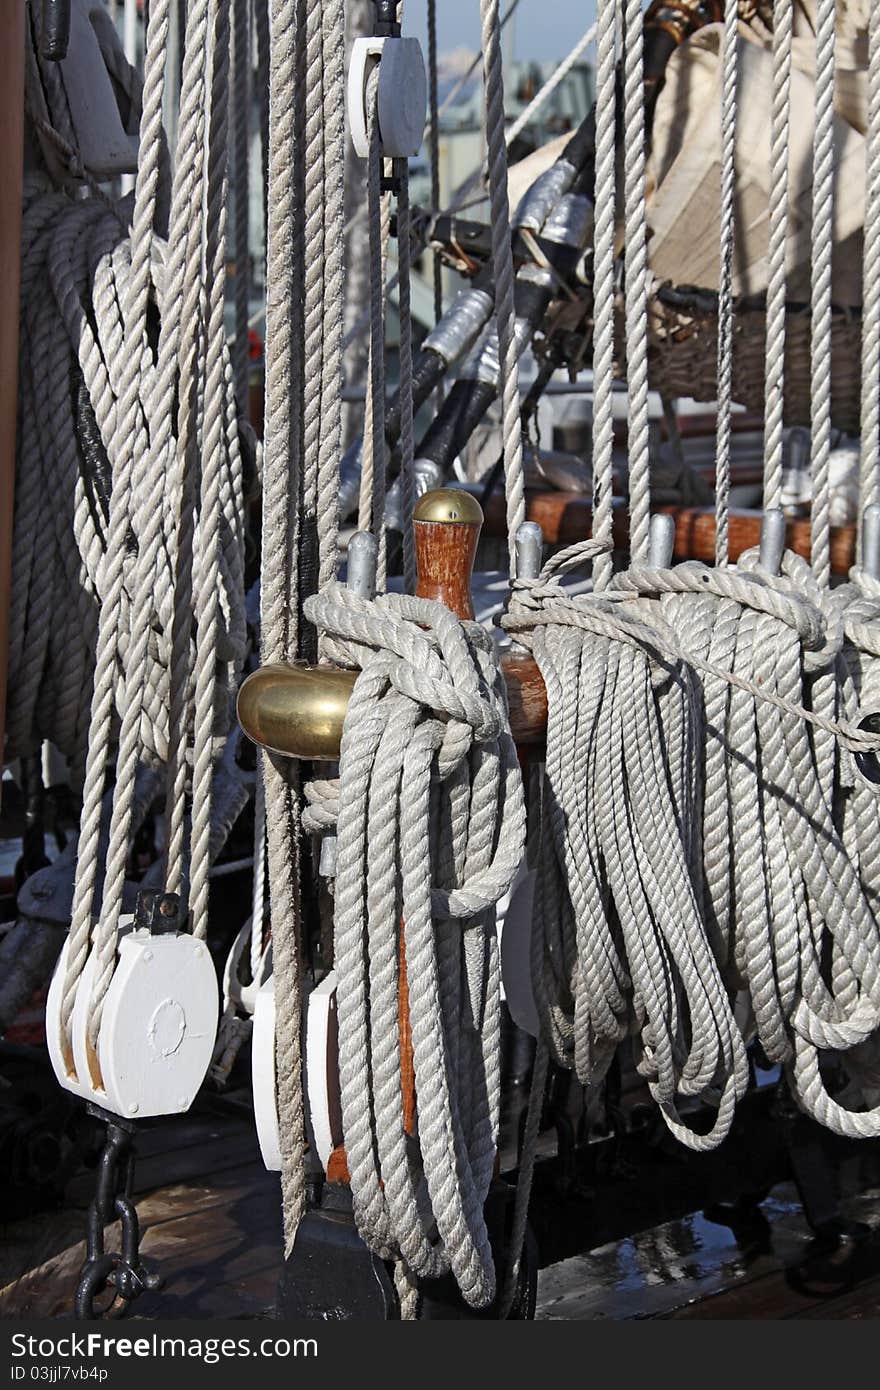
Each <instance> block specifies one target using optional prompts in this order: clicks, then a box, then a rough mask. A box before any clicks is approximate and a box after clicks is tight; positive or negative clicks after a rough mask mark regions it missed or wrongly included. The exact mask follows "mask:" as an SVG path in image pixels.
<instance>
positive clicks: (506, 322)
mask: <svg viewBox="0 0 880 1390" xmlns="http://www.w3.org/2000/svg"><path fill="white" fill-rule="evenodd" d="M480 15H481V20H482V43H483V74H484V86H485V96H486V146H487V158H488V166H489V202H490V206H491V222H492V266H493V270H494V273H495V320H496V323H497V327H498V361H499V388H500V389H499V395H500V398H501V437H502V447H503V454H504V479H505V490H506V494H507V541H508V550H509V553H510V572H511V574H514V573H515V568H516V533H517V531H518V530H519V528H520V526H521V525H522V523H523V522H524V521H525V518H526V500H525V474H524V469H523V449H522V418H521V406H520V396H519V368H518V357H519V354H518V351H517V344H516V307H515V305H514V297H513V287H514V273H513V251H512V249H511V244H510V207H509V198H508V192H507V145H506V143H505V138H504V73H503V66H502V56H501V29H500V24H499V13H498V0H480Z"/></svg>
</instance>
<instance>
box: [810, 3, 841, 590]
mask: <svg viewBox="0 0 880 1390" xmlns="http://www.w3.org/2000/svg"><path fill="white" fill-rule="evenodd" d="M836 11H837V5H836V3H835V0H818V5H817V11H816V125H815V130H814V133H813V220H812V232H811V238H810V253H811V254H810V267H811V282H810V287H811V311H812V319H811V332H810V373H811V381H810V424H811V428H812V447H811V451H810V475H811V478H812V501H811V504H810V544H811V558H812V566H813V573H814V575H815V576H816V580H817V582H818V583H819V584H820V585H821V586H822V588H825V589H827V588H828V585H829V583H830V580H831V538H830V507H831V497H830V489H829V478H828V470H829V460H830V457H831V370H832V362H831V324H832V306H831V270H832V257H833V251H834V40H835V23H836Z"/></svg>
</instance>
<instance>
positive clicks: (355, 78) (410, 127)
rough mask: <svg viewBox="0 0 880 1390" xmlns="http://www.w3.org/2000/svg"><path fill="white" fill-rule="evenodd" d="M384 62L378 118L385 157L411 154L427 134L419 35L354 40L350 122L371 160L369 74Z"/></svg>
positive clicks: (364, 155)
mask: <svg viewBox="0 0 880 1390" xmlns="http://www.w3.org/2000/svg"><path fill="white" fill-rule="evenodd" d="M377 61H378V62H379V96H378V119H379V136H380V140H381V145H382V154H383V155H384V156H385V158H386V159H411V158H413V156H415V155H417V154H418V152H419V150H420V149H421V146H422V141H423V140H424V137H425V120H426V118H427V113H428V81H427V76H426V73H425V60H424V58H423V56H422V48H421V44H420V43H419V41H418V39H413V38H376V37H375V36H372V37H369V38H360V39H355V41H354V44H353V45H352V52H351V59H350V61H349V69H348V124H349V131H350V133H351V140H352V144H353V145H354V149H355V153H356V154H358V155H360V157H361V159H366V158H367V156H368V154H369V152H370V144H369V140H368V138H367V111H366V95H367V79H368V78H369V76H370V73H371V72H372V71H373V68H374V67H375V64H376V62H377Z"/></svg>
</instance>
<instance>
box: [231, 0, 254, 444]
mask: <svg viewBox="0 0 880 1390" xmlns="http://www.w3.org/2000/svg"><path fill="white" fill-rule="evenodd" d="M233 15H234V18H233V37H232V44H233V49H232V58H233V64H234V67H233V82H232V92H233V96H232V99H233V113H234V115H233V135H232V138H233V147H232V162H233V173H234V176H235V188H234V203H235V286H234V292H235V294H234V298H235V338H234V340H233V347H232V361H233V370H234V374H235V402H236V405H237V407H238V413H239V415H240V416H241V417H242V418H243V419H246V418H247V414H248V378H249V372H250V367H249V353H248V308H249V304H250V244H249V237H248V230H249V227H248V221H249V211H250V188H249V182H250V180H249V160H250V149H249V139H248V136H249V134H250V130H249V124H250V123H249V116H250V99H251V87H250V69H251V54H250V27H251V26H250V0H234V11H233Z"/></svg>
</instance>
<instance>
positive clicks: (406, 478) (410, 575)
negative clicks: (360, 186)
mask: <svg viewBox="0 0 880 1390" xmlns="http://www.w3.org/2000/svg"><path fill="white" fill-rule="evenodd" d="M394 168H395V173H396V175H397V178H398V181H399V185H398V186H399V192H398V195H397V245H398V269H399V272H400V289H399V291H398V299H397V303H398V309H399V313H400V480H401V504H402V507H403V517H404V527H403V586H404V589H405V591H406V593H408V594H412V593H415V587H416V556H415V537H414V535H413V528H412V526H411V525H410V524H409V519H410V518H411V516H412V514H413V507H414V506H415V493H414V487H413V455H414V452H415V442H414V437H413V362H412V310H411V303H410V269H411V266H410V262H411V257H412V242H411V240H410V238H411V234H412V227H411V221H410V206H409V163H408V161H407V160H405V159H396V160H395V161H394Z"/></svg>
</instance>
